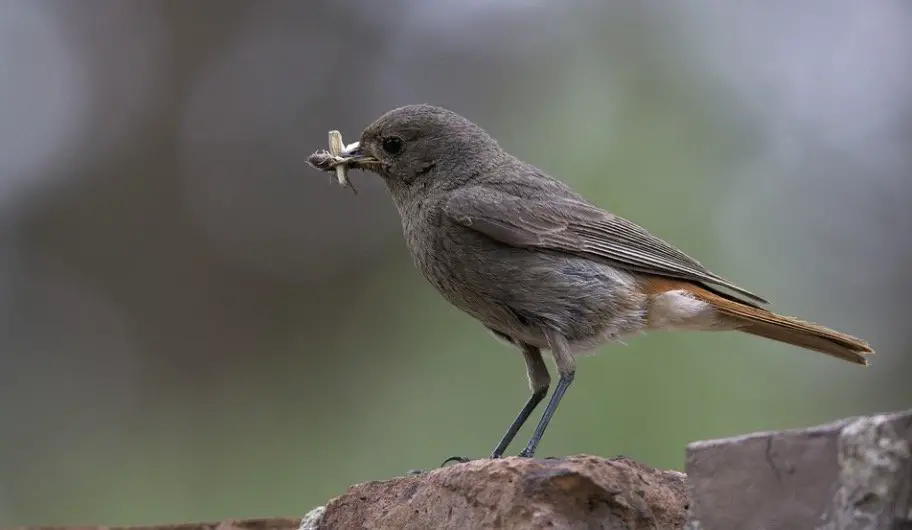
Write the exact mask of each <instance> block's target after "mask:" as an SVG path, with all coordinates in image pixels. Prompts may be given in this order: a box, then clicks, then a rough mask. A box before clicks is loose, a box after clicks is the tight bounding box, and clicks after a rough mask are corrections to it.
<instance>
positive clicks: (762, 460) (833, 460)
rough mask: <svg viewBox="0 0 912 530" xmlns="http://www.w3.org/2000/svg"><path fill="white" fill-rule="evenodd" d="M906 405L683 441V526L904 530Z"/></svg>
mask: <svg viewBox="0 0 912 530" xmlns="http://www.w3.org/2000/svg"><path fill="white" fill-rule="evenodd" d="M910 447H912V411H906V412H900V413H894V414H883V415H878V416H872V417H866V418H853V419H848V420H843V421H839V422H836V423H831V424H828V425H822V426H819V427H812V428H808V429H794V430H788V431H780V432H767V433H758V434H752V435H747V436H740V437H736V438H728V439H723V440H712V441H706V442H696V443H693V444H690V445H689V446H688V448H687V459H686V468H685V469H686V471H687V475H688V478H689V479H690V484H691V497H692V501H693V506H692V515H691V520H690V521H689V522H688V529H691V530H698V529H699V530H731V529H732V528H738V529H743V530H791V529H805V528H807V529H820V530H824V529H825V530H899V529H901V528H902V529H912V458H910Z"/></svg>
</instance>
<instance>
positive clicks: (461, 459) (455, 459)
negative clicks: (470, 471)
mask: <svg viewBox="0 0 912 530" xmlns="http://www.w3.org/2000/svg"><path fill="white" fill-rule="evenodd" d="M472 460H473V459H472V458H469V457H467V456H451V457H449V458H447V459H446V460H444V461H443V463H442V464H440V467H446V465H447V464H449V463H450V462H456V463H457V464H465V463H466V462H471V461H472Z"/></svg>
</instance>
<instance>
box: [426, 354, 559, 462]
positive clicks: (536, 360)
mask: <svg viewBox="0 0 912 530" xmlns="http://www.w3.org/2000/svg"><path fill="white" fill-rule="evenodd" d="M511 342H512V341H511ZM519 349H520V351H522V354H523V360H525V361H526V375H527V376H528V377H529V388H530V389H531V390H532V395H531V396H529V399H528V400H526V404H525V405H523V408H522V410H520V411H519V414H518V415H517V416H516V419H514V420H513V423H511V424H510V427H509V428H508V429H507V432H506V433H504V435H503V438H501V439H500V442H499V443H498V444H497V447H496V448H494V452H493V453H491V458H500V457H502V456H503V453H504V451H506V449H507V446H508V445H510V442H512V441H513V438H515V437H516V433H518V432H519V430H520V429H521V428H522V426H523V425H524V424H525V423H526V420H528V419H529V416H530V415H531V414H532V411H534V410H535V407H537V406H538V404H539V403H541V402H542V400H543V399H545V396H546V395H547V394H548V387H549V386H550V385H551V375H550V374H548V366H547V365H546V364H545V359H544V358H543V357H542V354H541V350H540V349H538V348H536V347H535V346H531V345H529V344H520V345H519ZM469 460H470V459H469V458H467V457H464V456H451V457H450V458H447V459H446V460H444V461H443V464H441V467H443V466H445V465H447V464H448V463H449V462H457V463H461V464H463V463H465V462H468V461H469Z"/></svg>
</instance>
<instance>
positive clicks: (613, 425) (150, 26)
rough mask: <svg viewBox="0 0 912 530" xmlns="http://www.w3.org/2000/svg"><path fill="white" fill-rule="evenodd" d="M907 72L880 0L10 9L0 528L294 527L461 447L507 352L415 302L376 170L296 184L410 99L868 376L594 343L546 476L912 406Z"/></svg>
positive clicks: (2, 94) (1, 101)
mask: <svg viewBox="0 0 912 530" xmlns="http://www.w3.org/2000/svg"><path fill="white" fill-rule="evenodd" d="M910 64H912V4H909V3H908V2H905V1H903V0H893V1H883V2H852V1H850V0H837V1H832V0H812V1H809V2H800V3H795V2H787V1H785V0H778V1H772V2H759V1H758V2H735V3H729V2H720V1H717V0H716V1H714V0H695V1H691V2H687V3H670V2H661V1H659V0H652V1H645V2H644V1H637V2H634V1H630V2H596V1H594V0H593V1H590V2H563V3H559V2H548V1H546V0H538V1H535V0H509V1H498V2H495V1H483V0H471V1H468V0H460V1H456V0H446V1H444V0H438V1H435V2H429V1H421V0H391V1H385V2H377V1H370V0H361V1H358V0H336V1H334V2H328V1H327V2H318V1H309V2H300V1H299V2H295V1H267V0H250V1H241V0H194V1H189V0H188V1H183V2H179V1H170V2H166V1H163V0H143V1H138V0H137V1H133V2H122V1H116V0H82V1H80V2H65V1H40V0H27V1H26V0H21V1H16V0H6V1H3V2H2V3H0V141H2V144H0V145H2V147H0V149H2V156H0V525H4V524H13V523H109V524H127V523H154V522H168V521H171V522H174V521H182V520H196V519H220V518H229V517H252V516H269V515H301V514H303V513H305V512H306V511H307V510H309V509H310V508H312V507H313V506H315V505H317V504H321V503H322V502H324V501H325V500H326V499H328V498H329V497H331V496H334V495H336V494H338V493H340V492H341V491H342V490H343V489H344V487H346V486H347V485H349V484H351V483H354V482H358V481H365V480H371V479H380V478H387V477H390V476H394V475H398V474H402V473H404V472H405V471H407V470H409V469H411V468H427V467H433V466H435V465H437V464H439V462H440V461H441V460H442V459H443V458H445V457H447V456H450V455H454V454H459V455H469V456H473V457H480V456H485V455H486V454H488V452H489V451H490V450H491V449H492V447H493V445H494V444H495V442H496V441H497V439H498V438H499V436H500V435H501V434H502V432H503V430H504V428H505V427H506V425H507V424H508V423H509V421H510V420H511V419H512V418H513V415H514V414H515V413H516V412H517V411H518V409H519V407H520V406H521V404H522V403H523V401H524V400H525V398H526V397H527V393H528V390H527V387H526V380H525V375H524V368H523V363H522V360H521V358H520V356H519V355H517V354H516V353H515V352H513V351H512V350H511V349H509V348H507V347H504V346H503V345H501V344H499V343H497V342H496V341H494V340H493V339H491V337H490V336H489V335H488V334H487V333H486V332H485V331H484V330H483V329H482V328H481V327H480V326H479V325H478V324H476V323H475V322H474V321H472V320H471V319H470V318H469V317H467V316H464V315H463V314H461V313H459V312H458V311H457V310H455V309H452V308H450V307H449V306H448V305H446V303H445V302H443V300H442V299H440V298H439V297H438V296H437V295H436V294H435V293H434V292H433V290H432V288H431V287H430V286H428V285H426V284H425V283H424V281H423V280H422V279H421V278H420V277H419V276H418V274H417V273H416V272H415V271H414V269H413V267H412V264H411V261H410V258H409V257H408V255H407V254H406V251H405V247H404V244H403V243H402V241H401V235H400V232H399V230H400V228H399V220H398V217H397V215H396V212H395V210H394V208H393V206H392V203H391V201H390V200H389V198H388V197H387V195H386V191H385V189H384V188H383V186H382V183H381V182H380V181H379V180H378V179H376V178H375V177H372V176H371V175H368V174H363V173H354V174H353V175H352V179H353V181H354V183H355V185H356V186H357V187H358V188H359V190H360V194H359V195H357V196H353V195H352V194H351V193H350V191H348V190H343V189H340V188H338V187H336V186H334V185H331V184H330V182H329V181H330V177H329V176H328V175H325V174H319V173H317V172H315V171H313V170H311V169H310V168H308V167H307V166H306V165H305V160H306V157H307V155H309V154H310V153H311V152H312V151H314V150H315V149H318V148H322V147H324V145H325V142H326V131H327V130H329V129H333V128H337V129H340V130H341V131H342V132H343V134H344V135H345V137H346V139H347V140H348V141H354V140H355V139H356V138H357V136H358V135H359V133H360V131H361V129H362V128H363V127H364V126H366V125H367V124H369V123H370V122H371V121H372V120H373V119H374V118H376V117H377V116H378V115H379V114H381V113H383V112H385V111H387V110H389V109H391V108H393V107H395V106H398V105H402V104H407V103H418V102H428V103H435V104H439V105H443V106H446V107H449V108H451V109H453V110H455V111H457V112H459V113H461V114H464V115H466V116H467V117H469V118H470V119H473V120H474V121H476V122H478V123H479V124H481V125H482V126H484V127H486V128H487V129H488V130H489V131H490V132H491V133H492V134H494V135H495V136H496V137H497V138H498V139H499V140H500V142H501V144H503V145H504V146H505V147H506V148H507V149H508V150H510V151H512V152H513V153H514V154H516V155H518V156H520V157H521V158H524V159H525V160H527V161H528V162H531V163H533V164H535V165H538V166H540V167H542V168H544V169H545V170H547V171H549V172H551V173H552V174H555V175H557V176H559V177H560V178H562V179H564V180H566V181H568V182H570V183H571V184H572V185H573V186H575V187H576V188H577V189H578V190H580V191H581V192H583V193H584V194H585V195H587V196H588V197H590V198H591V199H592V200H593V201H595V202H596V203H598V204H600V205H601V206H604V207H605V208H607V209H609V210H612V211H614V212H616V213H618V214H620V215H623V216H625V217H628V218H630V219H632V220H634V221H636V222H637V223H639V224H641V225H643V226H645V227H646V228H648V229H649V230H651V231H652V232H654V233H655V234H656V235H659V236H660V237H663V238H666V239H668V240H670V241H671V242H673V243H675V244H676V245H678V246H679V247H681V248H682V249H683V250H685V251H686V252H688V253H690V254H692V255H695V256H697V257H698V258H699V259H700V260H701V261H702V262H703V263H704V264H706V265H708V266H710V267H711V268H713V269H714V270H716V271H717V272H719V273H721V274H722V275H724V276H727V277H729V278H731V279H732V280H734V281H736V282H738V283H741V284H743V285H744V286H745V287H747V288H749V289H752V290H755V291H757V292H759V293H760V294H762V295H764V296H766V297H768V298H770V299H771V300H772V301H773V303H774V305H773V307H774V308H776V309H777V310H780V311H783V312H786V313H790V314H796V315H799V316H801V317H803V318H807V319H809V320H814V321H818V322H822V323H825V324H826V325H828V326H832V327H835V328H837V329H840V330H843V331H846V332H848V333H852V334H855V335H858V336H861V337H864V338H866V339H868V340H869V341H870V342H871V343H872V345H873V346H874V347H875V348H876V349H877V350H878V355H877V356H875V358H874V359H873V365H872V366H871V368H869V369H867V370H865V369H861V368H858V367H856V366H852V365H849V364H847V363H840V362H838V361H835V360H833V359H831V358H828V357H825V356H823V355H819V354H815V353H810V352H805V351H800V350H797V349H794V348H790V347H787V346H781V345H778V344H775V343H772V342H767V341H762V340H760V339H756V338H752V337H747V336H739V335H735V334H693V333H675V334H656V335H651V336H648V337H644V338H638V339H635V340H632V341H630V342H629V344H628V345H627V346H620V345H618V346H606V347H604V348H602V349H601V351H600V355H598V356H595V357H592V358H586V359H584V360H582V361H581V362H580V366H579V374H578V377H577V381H576V383H575V384H574V386H573V388H572V389H571V390H570V392H569V393H568V395H567V398H566V399H565V400H564V403H563V406H562V408H561V411H560V413H559V414H558V415H557V416H556V419H555V421H554V422H553V423H552V427H551V429H550V431H549V432H548V434H547V435H546V437H545V439H544V442H543V443H542V446H541V448H540V451H539V453H540V454H541V456H549V455H564V454H571V453H582V452H588V453H596V454H600V455H605V456H613V455H617V454H625V455H628V456H631V457H634V458H637V459H639V460H642V461H645V462H647V463H649V464H651V465H654V466H658V467H671V468H678V469H680V468H681V467H682V466H683V455H684V446H685V444H686V443H688V442H690V441H693V440H698V439H705V438H711V437H720V436H728V435H734V434H740V433H745V432H750V431H757V430H765V429H778V428H786V427H795V426H801V425H808V424H814V423H818V422H825V421H829V420H832V419H835V418H839V417H842V416H847V415H853V414H859V413H866V412H875V411H883V410H893V409H899V408H904V407H909V406H910V405H912V384H910V375H912V352H910V350H912V344H910V343H912V331H910V326H909V318H910V314H912V297H910V294H912V277H910V272H912V245H910V239H912V235H910V233H912V232H910V229H912V208H910V205H912V149H910V146H912V68H910V67H909V65H910ZM530 423H534V421H533V422H530ZM529 432H530V429H529V428H527V429H525V430H524V431H523V433H522V434H521V436H520V439H519V440H518V441H517V442H516V443H517V447H514V448H512V450H511V454H515V452H516V451H518V450H519V448H520V447H521V445H522V444H523V443H524V442H525V439H526V438H527V436H528V434H529Z"/></svg>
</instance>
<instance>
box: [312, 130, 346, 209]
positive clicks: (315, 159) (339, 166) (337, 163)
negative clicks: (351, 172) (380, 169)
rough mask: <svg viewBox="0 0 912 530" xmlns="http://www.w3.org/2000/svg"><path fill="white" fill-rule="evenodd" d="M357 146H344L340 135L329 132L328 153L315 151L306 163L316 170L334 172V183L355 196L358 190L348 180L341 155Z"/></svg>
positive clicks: (336, 132) (335, 132) (337, 132)
mask: <svg viewBox="0 0 912 530" xmlns="http://www.w3.org/2000/svg"><path fill="white" fill-rule="evenodd" d="M357 146H358V142H355V143H353V144H349V145H345V143H344V142H343V141H342V133H340V132H339V131H329V151H317V152H316V153H314V154H312V155H310V157H309V158H308V159H307V163H308V164H310V165H311V166H313V167H315V168H316V169H320V170H323V171H329V170H331V169H334V170H335V172H336V181H337V182H338V183H339V185H340V186H342V187H343V188H351V190H352V192H353V193H355V194H357V193H358V190H357V189H355V186H354V185H353V184H352V183H351V181H350V180H348V164H347V163H345V158H344V157H343V156H342V155H343V153H345V152H348V151H351V150H352V149H354V148H355V147H357Z"/></svg>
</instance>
